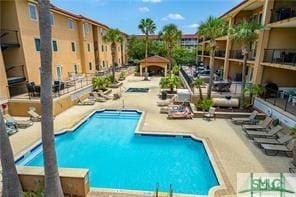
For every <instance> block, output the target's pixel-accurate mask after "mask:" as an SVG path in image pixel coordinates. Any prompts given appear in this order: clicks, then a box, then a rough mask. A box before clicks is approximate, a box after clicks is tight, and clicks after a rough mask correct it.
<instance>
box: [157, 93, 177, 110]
mask: <svg viewBox="0 0 296 197" xmlns="http://www.w3.org/2000/svg"><path fill="white" fill-rule="evenodd" d="M176 98H177V95H174V96H173V97H172V98H170V99H168V100H164V101H157V106H160V107H163V106H168V105H170V104H174V102H175V100H176Z"/></svg>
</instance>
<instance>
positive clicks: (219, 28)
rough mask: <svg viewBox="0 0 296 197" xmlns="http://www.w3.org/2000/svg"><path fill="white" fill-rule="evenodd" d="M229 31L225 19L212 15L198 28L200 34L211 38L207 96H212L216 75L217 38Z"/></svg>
mask: <svg viewBox="0 0 296 197" xmlns="http://www.w3.org/2000/svg"><path fill="white" fill-rule="evenodd" d="M226 33H227V27H226V23H225V21H224V20H223V19H220V18H215V17H213V16H210V17H209V18H207V19H206V21H204V22H203V23H201V25H200V26H199V28H198V34H199V35H202V36H204V37H205V38H206V39H209V40H210V50H211V57H210V70H211V71H210V82H209V86H208V92H207V97H208V99H210V98H211V94H212V86H213V77H214V63H215V62H214V61H215V59H214V56H215V50H216V46H217V44H216V38H219V37H221V36H224V35H225V34H226Z"/></svg>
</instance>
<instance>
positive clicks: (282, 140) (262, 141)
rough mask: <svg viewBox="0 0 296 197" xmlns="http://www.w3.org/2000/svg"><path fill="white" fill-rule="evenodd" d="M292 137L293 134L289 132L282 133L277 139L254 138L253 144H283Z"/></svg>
mask: <svg viewBox="0 0 296 197" xmlns="http://www.w3.org/2000/svg"><path fill="white" fill-rule="evenodd" d="M292 139H293V136H292V135H290V134H286V135H283V136H282V137H279V138H278V139H273V138H254V143H255V144H258V145H260V144H278V145H284V144H286V143H288V142H289V141H291V140H292Z"/></svg>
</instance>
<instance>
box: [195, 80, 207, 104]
mask: <svg viewBox="0 0 296 197" xmlns="http://www.w3.org/2000/svg"><path fill="white" fill-rule="evenodd" d="M204 84H205V82H204V80H203V79H201V78H199V77H198V78H197V79H195V80H194V81H193V85H194V86H195V87H197V88H198V91H199V100H201V101H202V100H203V96H202V90H201V87H202V86H203V85H204Z"/></svg>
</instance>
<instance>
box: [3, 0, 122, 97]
mask: <svg viewBox="0 0 296 197" xmlns="http://www.w3.org/2000/svg"><path fill="white" fill-rule="evenodd" d="M0 4H1V5H0V9H1V10H0V14H1V23H0V25H1V27H0V28H1V53H0V70H1V80H3V81H4V82H3V83H2V81H1V87H0V88H1V96H2V95H6V97H8V98H9V97H10V96H14V95H18V94H20V93H24V92H26V82H34V83H35V84H40V34H39V23H38V5H37V1H33V0H11V1H0ZM51 22H52V49H53V59H52V69H53V81H67V80H68V79H69V77H70V76H72V75H73V74H75V73H76V74H78V73H80V74H84V75H85V74H94V73H96V71H100V70H107V69H109V68H110V67H111V65H112V56H111V49H110V44H109V43H104V42H103V39H102V37H103V35H104V34H105V33H106V32H107V31H108V29H109V27H108V26H106V25H104V24H101V23H99V22H97V21H94V20H92V19H89V18H87V17H84V16H81V15H77V14H73V13H71V12H68V11H66V10H63V9H60V8H58V7H56V6H53V5H52V8H51ZM123 36H124V38H125V39H124V41H123V42H122V43H118V44H117V45H118V48H120V50H117V53H116V56H117V57H118V58H117V60H118V62H116V63H118V65H119V66H122V65H125V64H126V63H127V58H122V57H124V56H126V51H125V50H126V47H123V45H124V42H126V41H125V40H126V35H125V34H124V33H123ZM103 48H104V51H101V50H102V49H103ZM2 71H4V72H2ZM2 75H3V77H2ZM5 81H6V83H5ZM2 89H3V90H2ZM4 90H6V91H4ZM7 91H8V93H7ZM3 97H4V96H3Z"/></svg>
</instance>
